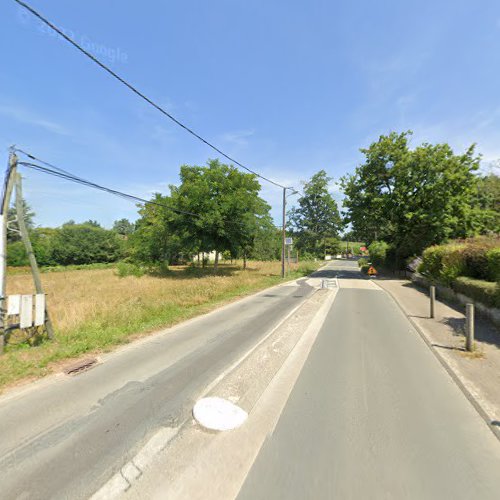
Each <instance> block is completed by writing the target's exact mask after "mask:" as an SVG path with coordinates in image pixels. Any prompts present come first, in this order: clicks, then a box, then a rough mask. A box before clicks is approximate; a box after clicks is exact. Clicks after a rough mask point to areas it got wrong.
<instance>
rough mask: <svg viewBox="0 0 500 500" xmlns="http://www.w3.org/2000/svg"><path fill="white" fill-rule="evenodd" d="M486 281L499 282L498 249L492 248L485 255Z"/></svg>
mask: <svg viewBox="0 0 500 500" xmlns="http://www.w3.org/2000/svg"><path fill="white" fill-rule="evenodd" d="M486 259H487V266H488V279H489V280H491V281H497V282H500V248H492V249H491V250H489V251H488V252H487V253H486Z"/></svg>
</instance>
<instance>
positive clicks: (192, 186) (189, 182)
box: [170, 160, 269, 270]
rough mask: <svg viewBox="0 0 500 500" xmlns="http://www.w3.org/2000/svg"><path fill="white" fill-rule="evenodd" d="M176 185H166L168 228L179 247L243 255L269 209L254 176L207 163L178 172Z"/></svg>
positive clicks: (213, 163) (185, 167)
mask: <svg viewBox="0 0 500 500" xmlns="http://www.w3.org/2000/svg"><path fill="white" fill-rule="evenodd" d="M180 178H181V184H180V186H170V190H171V199H172V202H173V204H174V206H175V207H176V208H177V209H179V210H182V211H183V212H189V213H191V214H196V215H190V214H187V213H177V214H176V215H175V216H174V217H173V220H172V224H171V228H172V231H173V232H174V233H175V234H178V235H179V236H180V238H181V240H182V241H183V242H185V243H186V244H187V245H189V246H191V247H192V248H193V249H195V248H196V249H197V251H202V252H210V251H212V250H215V252H216V258H215V263H214V268H215V270H217V266H218V256H219V253H221V252H223V251H225V250H228V251H230V252H231V255H238V254H242V255H243V256H244V257H245V256H247V255H249V253H250V251H251V249H252V247H253V244H254V241H255V237H256V235H257V234H258V232H259V230H260V228H262V227H264V226H265V225H266V224H267V222H266V218H267V217H268V216H269V205H268V204H267V203H266V202H265V201H264V200H262V199H261V198H260V197H259V192H260V184H259V182H258V181H257V179H256V177H255V175H253V174H245V173H243V172H240V171H239V170H238V169H236V168H235V167H233V166H229V165H225V164H223V163H220V162H219V161H218V160H210V161H209V162H208V165H207V166H206V167H199V166H188V165H184V166H182V167H181V172H180Z"/></svg>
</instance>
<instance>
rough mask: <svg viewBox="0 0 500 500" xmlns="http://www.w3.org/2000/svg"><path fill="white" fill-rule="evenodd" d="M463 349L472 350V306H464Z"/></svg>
mask: <svg viewBox="0 0 500 500" xmlns="http://www.w3.org/2000/svg"><path fill="white" fill-rule="evenodd" d="M465 349H466V350H467V351H469V352H471V351H473V350H474V304H466V305H465Z"/></svg>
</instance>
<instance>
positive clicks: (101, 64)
mask: <svg viewBox="0 0 500 500" xmlns="http://www.w3.org/2000/svg"><path fill="white" fill-rule="evenodd" d="M14 2H16V3H17V4H19V5H20V6H21V7H23V8H25V9H26V10H28V11H29V12H31V14H33V15H34V16H36V17H37V18H38V19H40V21H42V22H43V23H44V24H46V25H47V26H48V27H49V28H51V29H52V30H53V31H55V32H56V33H58V34H59V35H60V36H62V37H63V38H64V39H65V40H66V41H67V42H69V43H70V44H71V45H73V47H75V48H76V49H77V50H79V51H80V52H81V53H82V54H84V55H85V56H87V57H88V58H89V59H91V60H92V61H93V62H94V63H96V64H97V65H98V66H100V67H101V68H102V69H103V70H104V71H106V72H107V73H109V74H110V75H111V76H112V77H113V78H115V79H116V80H118V81H119V82H120V83H122V84H123V85H125V86H126V87H127V88H128V89H129V90H131V91H132V92H133V93H134V94H136V95H138V96H139V97H140V98H141V99H143V100H144V101H146V102H147V103H148V104H150V105H151V106H153V107H154V108H156V109H157V110H158V111H159V112H160V113H162V114H163V115H165V116H166V117H168V118H170V119H171V120H172V121H173V122H174V123H176V124H177V125H179V127H182V128H183V129H184V130H185V131H186V132H188V133H190V134H191V135H193V136H194V137H196V138H197V139H198V140H200V141H201V142H203V143H204V144H206V145H207V146H209V147H210V148H212V149H213V150H214V151H216V152H217V153H219V154H221V155H222V156H224V158H226V159H228V160H229V161H231V162H233V163H234V164H236V165H238V166H239V167H241V168H243V169H245V170H246V171H247V172H250V173H252V174H254V175H256V176H257V177H259V178H260V179H262V180H264V181H267V182H270V183H271V184H274V185H275V186H277V187H280V188H282V189H289V188H286V187H285V186H282V185H281V184H279V183H277V182H275V181H273V180H271V179H269V178H268V177H264V176H263V175H261V174H259V173H257V172H256V171H255V170H252V169H250V168H248V167H246V166H245V165H243V164H242V163H240V162H239V161H237V160H235V159H234V158H232V157H231V156H229V155H227V154H226V153H224V152H223V151H222V150H221V149H219V148H218V147H217V146H215V145H214V144H212V143H211V142H209V141H207V140H206V139H204V138H203V137H202V136H201V135H199V134H197V133H196V132H195V131H194V130H192V129H191V128H189V127H188V126H186V125H184V124H183V123H182V122H180V121H179V120H178V119H177V118H175V117H174V116H172V115H171V114H170V113H169V112H168V111H166V110H165V109H164V108H162V107H161V106H160V105H159V104H156V103H155V102H154V101H153V100H152V99H150V98H149V97H147V96H146V95H145V94H143V93H142V92H141V91H140V90H138V89H137V88H136V87H134V86H133V85H132V84H130V83H128V82H127V81H126V80H125V79H124V78H122V77H121V76H119V75H118V74H117V73H115V72H114V71H113V70H112V69H111V68H109V67H108V66H106V65H105V64H104V63H103V62H101V61H100V60H99V59H97V57H95V56H93V55H92V54H91V53H90V52H88V51H87V50H85V49H84V48H83V47H82V46H80V45H79V44H78V43H77V42H75V41H74V40H73V39H72V38H70V37H69V36H68V35H66V34H65V33H64V32H63V31H61V30H60V29H59V28H58V27H57V26H55V25H54V24H53V23H51V22H50V21H49V20H48V19H46V18H45V17H43V16H42V15H41V14H40V13H39V12H37V11H36V10H35V9H33V7H31V6H29V5H28V4H27V3H25V2H23V1H21V0H14Z"/></svg>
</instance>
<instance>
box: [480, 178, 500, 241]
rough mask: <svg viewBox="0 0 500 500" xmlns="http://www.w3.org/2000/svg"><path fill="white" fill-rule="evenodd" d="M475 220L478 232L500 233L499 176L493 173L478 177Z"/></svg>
mask: <svg viewBox="0 0 500 500" xmlns="http://www.w3.org/2000/svg"><path fill="white" fill-rule="evenodd" d="M476 222H477V229H478V233H480V234H487V233H493V234H499V233H500V177H499V176H498V175H495V174H494V173H490V174H488V175H485V176H482V177H479V178H478V183H477V207H476Z"/></svg>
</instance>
